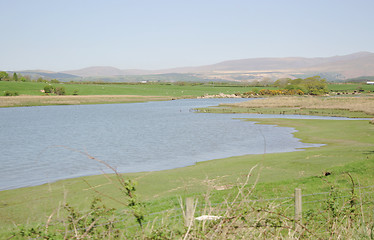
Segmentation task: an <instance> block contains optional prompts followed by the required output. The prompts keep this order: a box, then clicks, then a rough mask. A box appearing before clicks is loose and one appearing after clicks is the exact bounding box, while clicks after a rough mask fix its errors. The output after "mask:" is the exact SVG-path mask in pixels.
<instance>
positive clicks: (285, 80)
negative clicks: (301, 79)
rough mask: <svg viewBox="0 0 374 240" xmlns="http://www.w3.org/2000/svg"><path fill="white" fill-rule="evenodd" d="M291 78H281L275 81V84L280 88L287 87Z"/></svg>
mask: <svg viewBox="0 0 374 240" xmlns="http://www.w3.org/2000/svg"><path fill="white" fill-rule="evenodd" d="M291 80H292V79H291V78H280V79H278V80H277V81H275V82H274V83H273V85H274V86H276V87H279V88H285V87H286V86H287V85H289V84H290V81H291Z"/></svg>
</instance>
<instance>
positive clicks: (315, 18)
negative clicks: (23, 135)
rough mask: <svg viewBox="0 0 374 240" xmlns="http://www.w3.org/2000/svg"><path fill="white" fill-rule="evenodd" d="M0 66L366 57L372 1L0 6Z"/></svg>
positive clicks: (182, 0) (87, 0)
mask: <svg viewBox="0 0 374 240" xmlns="http://www.w3.org/2000/svg"><path fill="white" fill-rule="evenodd" d="M0 9H1V14H0V29H1V34H0V70H26V69H48V70H54V71H61V70H72V69H79V68H83V67H89V66H113V67H117V68H121V69H133V68H137V69H161V68H172V67H181V66H198V65H205V64H213V63H217V62H220V61H224V60H232V59H243V58H254V57H289V56H301V57H320V56H321V57H327V56H334V55H345V54H350V53H354V52H358V51H370V52H374V14H373V10H374V1H373V0H225V1H224V0H148V1H145V0H144V1H142V0H0Z"/></svg>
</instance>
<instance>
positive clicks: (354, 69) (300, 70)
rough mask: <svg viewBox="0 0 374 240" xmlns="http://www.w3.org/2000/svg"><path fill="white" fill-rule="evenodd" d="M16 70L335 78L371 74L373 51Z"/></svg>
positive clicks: (65, 76) (111, 75) (107, 76)
mask: <svg viewBox="0 0 374 240" xmlns="http://www.w3.org/2000/svg"><path fill="white" fill-rule="evenodd" d="M19 73H21V74H24V75H27V74H29V75H30V74H31V75H34V76H42V77H46V78H56V79H59V80H76V81H77V80H78V81H88V80H90V81H94V80H103V81H144V80H151V81H157V80H159V81H188V80H190V81H199V80H204V81H256V80H263V79H268V80H269V79H270V80H276V79H278V78H282V77H290V78H295V77H307V76H313V75H320V76H322V77H325V78H327V79H329V80H334V81H336V80H345V79H348V78H357V77H361V76H374V53H371V52H358V53H354V54H349V55H344V56H334V57H319V58H303V57H286V58H249V59H240V60H230V61H224V62H220V63H216V64H212V65H205V66H196V67H182V68H172V69H160V70H138V69H124V70H122V69H118V68H114V67H105V66H97V67H88V68H83V69H78V70H69V71H62V72H50V71H40V70H35V71H21V72H19Z"/></svg>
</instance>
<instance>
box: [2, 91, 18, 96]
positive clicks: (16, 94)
mask: <svg viewBox="0 0 374 240" xmlns="http://www.w3.org/2000/svg"><path fill="white" fill-rule="evenodd" d="M18 95H19V94H18V92H17V91H5V93H4V96H18Z"/></svg>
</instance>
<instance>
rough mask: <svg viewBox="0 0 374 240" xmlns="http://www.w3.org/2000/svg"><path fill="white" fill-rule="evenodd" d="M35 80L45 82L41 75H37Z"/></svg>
mask: <svg viewBox="0 0 374 240" xmlns="http://www.w3.org/2000/svg"><path fill="white" fill-rule="evenodd" d="M36 82H45V80H44V79H43V78H42V77H39V78H38V79H37V80H36Z"/></svg>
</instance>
